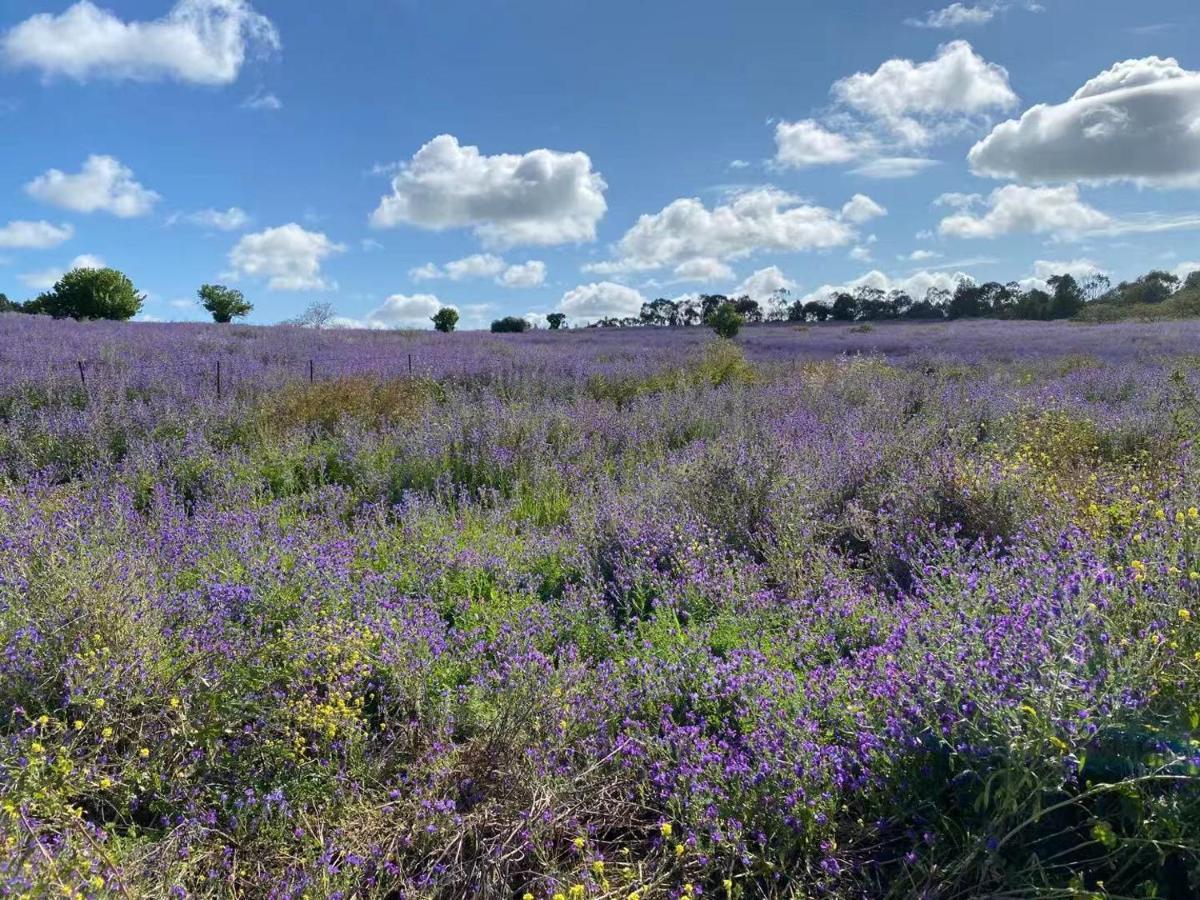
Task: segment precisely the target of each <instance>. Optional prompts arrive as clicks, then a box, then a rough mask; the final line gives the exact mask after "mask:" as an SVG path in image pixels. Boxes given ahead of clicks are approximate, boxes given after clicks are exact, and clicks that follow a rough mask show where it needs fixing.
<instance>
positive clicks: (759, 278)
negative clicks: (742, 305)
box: [733, 266, 796, 302]
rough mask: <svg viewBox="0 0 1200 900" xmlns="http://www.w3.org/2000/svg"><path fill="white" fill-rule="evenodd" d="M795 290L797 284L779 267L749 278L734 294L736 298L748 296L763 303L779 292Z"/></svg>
mask: <svg viewBox="0 0 1200 900" xmlns="http://www.w3.org/2000/svg"><path fill="white" fill-rule="evenodd" d="M795 289H796V282H794V281H792V280H791V279H790V278H788V277H787V276H786V275H784V274H783V272H781V271H780V270H779V267H778V266H768V267H767V268H765V269H759V270H758V271H757V272H755V273H753V274H752V275H750V276H748V277H747V278H746V280H745V281H743V282H742V283H741V284H739V285H738V286H737V287H736V288H735V289H734V291H733V294H734V296H735V297H741V296H748V297H750V298H752V299H754V300H758V301H760V302H761V301H763V300H766V299H768V298H770V297H771V295H772V294H774V293H776V292H777V291H794V290H795Z"/></svg>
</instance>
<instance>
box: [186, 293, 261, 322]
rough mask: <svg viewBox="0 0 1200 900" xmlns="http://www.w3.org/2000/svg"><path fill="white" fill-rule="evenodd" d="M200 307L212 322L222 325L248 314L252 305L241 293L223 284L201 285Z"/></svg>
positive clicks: (252, 307)
mask: <svg viewBox="0 0 1200 900" xmlns="http://www.w3.org/2000/svg"><path fill="white" fill-rule="evenodd" d="M196 293H197V294H199V295H200V305H201V306H203V307H204V308H205V309H206V310H208V311H209V312H210V313H212V317H213V321H214V322H218V323H220V324H222V325H225V324H228V323H229V322H232V321H233V320H234V319H236V318H241V317H242V316H245V315H247V314H249V312H250V310H252V309H254V304H252V303H250V302H249V301H247V300H246V298H245V296H244V295H243V294H242V292H241V291H238V290H234V289H233V288H227V287H225V285H223V284H203V285H201V286H200V290H198V291H196Z"/></svg>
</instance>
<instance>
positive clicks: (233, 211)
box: [167, 206, 250, 231]
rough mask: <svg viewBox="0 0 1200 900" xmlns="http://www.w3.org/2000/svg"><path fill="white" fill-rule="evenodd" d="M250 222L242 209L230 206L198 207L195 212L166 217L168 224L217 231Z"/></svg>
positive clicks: (235, 228) (235, 229)
mask: <svg viewBox="0 0 1200 900" xmlns="http://www.w3.org/2000/svg"><path fill="white" fill-rule="evenodd" d="M249 222H250V216H248V215H247V214H246V211H245V210H244V209H240V208H238V207H236V206H231V207H229V209H226V210H220V209H199V210H196V211H195V212H186V213H172V214H171V216H170V217H169V218H168V219H167V224H168V225H178V224H180V223H184V224H187V225H196V226H199V227H200V228H215V229H217V230H218V231H237V230H238V229H239V228H244V227H245V226H246V225H247V224H248V223H249Z"/></svg>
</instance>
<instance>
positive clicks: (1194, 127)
mask: <svg viewBox="0 0 1200 900" xmlns="http://www.w3.org/2000/svg"><path fill="white" fill-rule="evenodd" d="M968 159H969V161H970V164H971V169H972V171H974V172H975V173H976V174H979V175H988V176H992V177H994V178H1011V179H1018V180H1022V181H1034V182H1048V181H1050V182H1052V181H1084V182H1096V183H1101V182H1111V181H1129V182H1134V183H1136V184H1141V185H1150V186H1154V187H1198V186H1200V72H1194V71H1190V70H1187V69H1184V68H1182V67H1181V66H1180V65H1179V63H1178V62H1177V61H1176V60H1174V59H1160V58H1159V57H1157V56H1150V57H1147V58H1145V59H1131V60H1127V61H1125V62H1121V63H1117V64H1116V65H1114V66H1113V67H1112V68H1111V69H1109V70H1108V71H1107V72H1103V73H1101V74H1100V75H1098V76H1096V77H1095V78H1093V79H1092V80H1091V81H1089V82H1087V83H1086V84H1085V85H1083V87H1081V88H1080V89H1079V90H1078V91H1076V92H1075V94H1074V95H1073V96H1072V97H1071V98H1070V99H1069V100H1068V101H1066V102H1065V103H1060V104H1057V105H1047V104H1039V105H1037V106H1034V107H1032V108H1031V109H1029V110H1028V111H1027V112H1026V113H1025V114H1024V115H1022V116H1021V118H1019V119H1014V120H1010V121H1008V122H1004V123H1002V124H1000V125H998V126H997V127H996V128H995V129H994V130H993V131H992V133H991V134H989V135H988V136H987V137H986V138H984V139H983V140H982V141H980V142H979V143H978V144H976V145H975V146H974V147H973V148H972V149H971V152H970V154H969V156H968Z"/></svg>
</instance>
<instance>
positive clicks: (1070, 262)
mask: <svg viewBox="0 0 1200 900" xmlns="http://www.w3.org/2000/svg"><path fill="white" fill-rule="evenodd" d="M1108 274H1110V273H1109V272H1108V270H1107V269H1102V268H1101V267H1100V266H1098V265H1096V263H1094V262H1092V261H1091V260H1090V259H1039V260H1037V261H1036V262H1035V263H1034V264H1033V274H1032V275H1030V276H1029V277H1027V278H1022V279H1021V280H1020V281H1019V282H1018V284H1019V285H1020V286H1021V288H1022V289H1023V290H1030V289H1031V288H1037V289H1038V290H1041V291H1045V290H1049V288H1050V284H1049V279H1051V278H1053V277H1054V276H1055V275H1070V276H1071V277H1072V278H1074V279H1075V280H1076V281H1085V280H1087V279H1088V278H1094V277H1096V276H1098V275H1108Z"/></svg>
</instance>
